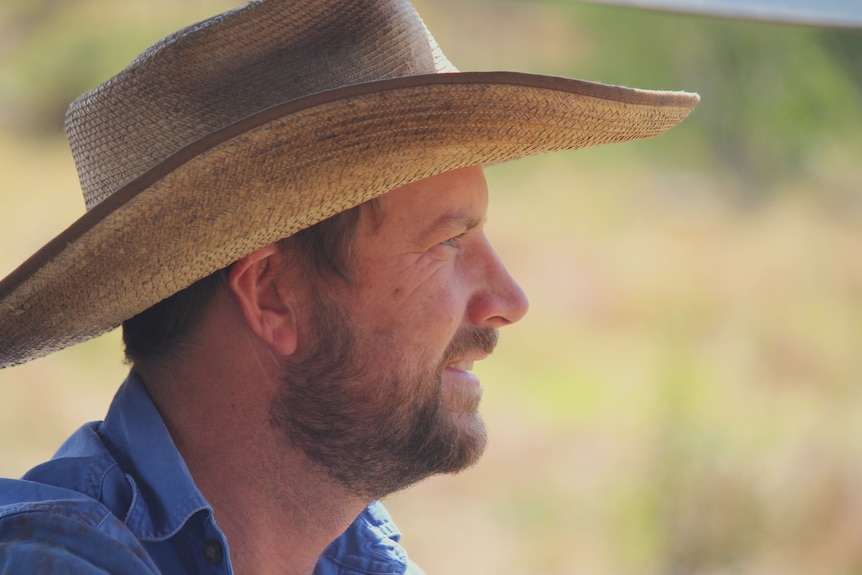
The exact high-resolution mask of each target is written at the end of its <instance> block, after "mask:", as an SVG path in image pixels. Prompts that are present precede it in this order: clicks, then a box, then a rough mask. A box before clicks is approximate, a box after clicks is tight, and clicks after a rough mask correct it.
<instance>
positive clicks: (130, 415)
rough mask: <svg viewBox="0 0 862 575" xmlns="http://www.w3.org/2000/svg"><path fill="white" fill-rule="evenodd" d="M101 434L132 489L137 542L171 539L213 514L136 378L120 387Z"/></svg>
mask: <svg viewBox="0 0 862 575" xmlns="http://www.w3.org/2000/svg"><path fill="white" fill-rule="evenodd" d="M99 431H100V435H101V436H102V438H103V440H104V441H105V443H106V445H107V446H108V448H109V449H110V450H111V452H112V454H113V456H114V457H115V458H116V460H117V462H118V463H119V464H120V467H121V468H122V469H124V470H125V471H126V476H127V478H129V481H130V482H132V483H133V490H134V494H133V498H132V503H131V506H130V508H129V512H128V515H127V516H126V518H125V522H126V525H127V526H128V527H129V529H131V530H132V532H133V533H134V534H135V535H136V536H137V537H138V538H139V539H142V540H151V541H152V540H156V541H158V540H163V539H167V538H168V537H171V536H172V535H173V534H174V533H176V532H177V531H179V529H181V528H182V526H183V525H184V524H185V523H186V521H188V519H189V518H190V517H191V516H192V515H194V514H195V513H197V512H199V511H205V512H207V513H210V514H211V513H212V509H211V508H210V506H209V504H208V503H207V502H206V500H205V499H204V497H203V495H202V494H201V492H200V490H199V489H198V488H197V486H196V485H195V483H194V481H193V480H192V476H191V473H190V472H189V469H188V467H187V466H186V464H185V461H183V458H182V456H181V455H180V453H179V451H177V448H176V446H175V445H174V442H173V440H172V439H171V436H170V434H169V433H168V430H167V428H166V427H165V424H164V421H163V420H162V418H161V415H159V412H158V409H156V406H155V404H154V403H153V401H152V399H151V398H150V396H149V394H148V393H147V391H146V389H145V388H144V385H143V383H142V382H141V379H140V377H139V376H138V375H137V374H136V373H135V372H132V373H130V374H129V376H128V378H126V381H124V382H123V385H122V386H120V389H119V391H118V392H117V395H116V396H115V397H114V401H113V402H112V403H111V407H110V409H109V410H108V415H107V416H106V417H105V421H104V422H103V423H102V425H101V427H100V430H99Z"/></svg>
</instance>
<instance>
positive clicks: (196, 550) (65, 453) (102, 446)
mask: <svg viewBox="0 0 862 575" xmlns="http://www.w3.org/2000/svg"><path fill="white" fill-rule="evenodd" d="M400 536H401V535H400V533H399V532H398V529H397V527H396V526H395V524H394V523H393V522H392V520H391V519H390V518H389V515H388V514H387V512H386V510H385V509H384V508H383V506H382V505H381V504H380V503H379V502H374V503H372V504H371V505H370V506H369V507H368V508H366V509H365V510H364V511H363V512H362V513H361V514H360V515H359V516H358V517H357V518H356V520H355V521H354V522H353V523H352V524H351V525H350V527H349V528H348V529H347V530H346V531H345V532H344V534H342V535H341V536H340V537H339V538H338V539H336V540H335V541H333V542H332V544H330V545H329V547H328V548H327V549H326V550H325V552H324V554H323V555H322V556H321V558H320V560H319V561H318V563H317V567H316V568H315V571H314V574H315V575H370V574H374V575H389V574H392V575H395V574H406V575H422V570H421V569H419V568H418V567H417V566H415V565H414V564H413V563H412V562H410V561H409V560H408V559H407V555H406V553H405V552H404V550H403V549H402V548H401V546H400V545H399V544H398V541H399V539H400ZM0 573H2V574H4V575H8V574H19V573H20V574H25V573H26V574H28V575H29V574H32V573H52V574H61V573H62V574H66V573H68V574H72V573H74V574H76V575H77V574H95V573H100V574H104V573H123V574H124V575H138V574H148V575H151V574H155V573H164V574H171V575H173V574H180V573H201V574H204V573H206V574H229V573H233V570H232V568H231V564H230V549H229V547H228V545H227V540H226V539H225V536H224V534H223V533H222V532H221V530H220V529H219V528H218V526H217V525H216V522H215V520H214V518H213V512H212V508H211V507H210V506H209V504H208V503H207V502H206V500H205V499H204V497H203V495H202V494H201V492H200V491H199V490H198V488H197V487H196V486H195V484H194V482H193V481H192V477H191V474H190V473H189V470H188V468H187V467H186V465H185V463H184V462H183V459H182V457H181V456H180V454H179V452H178V451H177V450H176V447H175V446H174V444H173V441H172V440H171V438H170V435H169V434H168V431H167V429H166V428H165V425H164V423H163V421H162V419H161V417H160V415H159V413H158V411H157V409H156V407H155V405H154V404H153V402H152V400H151V399H150V397H149V395H148V394H147V392H146V390H145V389H144V387H143V385H142V384H141V381H140V379H139V378H138V377H137V376H136V375H135V374H134V373H132V374H131V375H130V376H129V377H128V379H126V381H125V382H124V383H123V385H122V386H121V387H120V389H119V391H118V392H117V395H116V397H115V398H114V401H113V403H112V404H111V408H110V410H109V411H108V415H107V417H106V418H105V421H104V422H96V423H90V424H87V425H85V426H83V427H82V428H81V429H79V430H78V431H77V432H75V434H73V435H72V436H71V437H70V438H69V439H68V440H67V441H66V442H65V443H64V444H63V446H62V447H61V448H60V450H59V451H58V452H57V454H56V455H55V456H54V458H53V459H52V460H51V461H48V462H47V463H44V464H42V465H40V466H38V467H36V468H34V469H32V470H31V471H30V472H28V473H27V474H26V475H25V476H24V477H23V478H22V479H20V480H12V479H0Z"/></svg>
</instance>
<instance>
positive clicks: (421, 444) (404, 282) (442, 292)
mask: <svg viewBox="0 0 862 575" xmlns="http://www.w3.org/2000/svg"><path fill="white" fill-rule="evenodd" d="M487 205H488V191H487V185H486V183H485V178H484V174H483V172H482V169H481V168H480V167H470V168H464V169H461V170H457V171H453V172H446V173H443V174H440V175H438V176H434V177H431V178H428V179H425V180H420V181H418V182H415V183H413V184H410V185H407V186H404V187H402V188H398V189H396V190H394V191H392V192H390V193H388V194H385V195H384V196H382V197H381V198H380V199H379V203H378V205H377V208H376V209H374V210H372V209H370V208H368V209H364V208H365V207H366V206H363V210H362V212H361V216H360V221H359V224H358V229H357V230H356V241H355V249H354V253H353V258H352V261H351V265H352V266H353V272H352V274H351V283H350V285H349V286H343V287H342V286H333V285H331V284H329V285H315V286H313V288H312V290H311V292H312V296H311V298H310V299H311V300H312V301H310V302H309V305H308V308H309V310H310V311H309V313H308V314H307V320H306V325H305V326H304V329H305V330H306V332H305V333H306V337H305V339H304V340H301V341H304V342H305V345H303V344H300V348H299V349H298V350H297V354H296V358H295V361H294V360H293V359H292V360H291V361H290V362H289V364H287V365H286V366H285V376H284V382H283V385H282V388H281V390H280V393H279V396H278V398H277V399H276V401H275V402H273V405H272V410H271V412H272V419H273V422H274V423H275V424H276V425H278V426H280V427H281V428H282V429H283V431H284V433H285V434H286V437H287V439H288V440H289V441H290V442H291V443H292V444H293V445H294V446H296V447H300V448H301V449H302V450H303V451H304V452H305V453H306V455H307V456H308V457H309V458H310V459H311V460H313V461H315V462H317V463H318V464H320V465H322V466H323V467H324V468H325V469H326V470H327V472H328V473H329V474H330V475H331V476H332V477H334V478H336V479H338V480H339V481H340V482H341V483H342V484H343V485H345V486H346V487H347V488H349V489H350V490H351V491H353V492H355V493H357V494H361V495H364V496H369V497H373V498H379V497H382V496H384V495H386V494H388V493H391V492H393V491H396V490H399V489H402V488H404V487H407V486H408V485H410V484H412V483H415V482H417V481H419V480H421V479H423V478H425V477H428V476H429V475H432V474H436V473H451V472H456V471H460V470H462V469H464V468H466V467H468V466H470V465H472V464H473V463H475V462H476V461H477V460H478V459H479V457H480V456H481V454H482V452H483V451H484V447H485V442H486V440H485V427H484V424H483V422H482V420H481V418H480V416H479V414H478V406H479V400H480V398H481V395H482V388H481V386H480V383H479V380H478V378H477V377H476V376H475V375H474V374H473V373H472V369H473V363H474V362H475V361H478V360H481V359H484V358H485V357H487V356H488V355H489V354H490V353H491V351H492V350H493V348H494V346H495V345H496V341H497V330H498V329H499V328H500V327H502V326H504V325H508V324H510V323H513V322H515V321H518V320H519V319H520V318H521V317H523V315H524V314H525V313H526V311H527V300H526V297H525V296H524V294H523V292H522V291H521V289H520V287H518V285H517V284H516V283H515V282H514V280H513V279H512V278H511V277H510V276H509V274H508V273H507V272H506V270H505V268H504V267H503V266H502V264H501V262H500V260H499V259H498V257H497V255H496V253H495V252H494V250H493V248H492V247H491V245H490V244H489V242H488V240H487V238H486V237H485V234H484V231H483V225H484V222H485V218H486V211H487ZM320 283H321V284H323V282H322V281H321V282H320Z"/></svg>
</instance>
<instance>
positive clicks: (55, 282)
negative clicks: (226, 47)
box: [0, 72, 699, 367]
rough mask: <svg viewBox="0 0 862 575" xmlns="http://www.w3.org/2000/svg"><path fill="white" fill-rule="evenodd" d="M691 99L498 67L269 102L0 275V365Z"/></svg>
mask: <svg viewBox="0 0 862 575" xmlns="http://www.w3.org/2000/svg"><path fill="white" fill-rule="evenodd" d="M698 100H699V98H698V96H697V95H696V94H691V93H686V92H657V91H648V90H636V89H631V88H623V87H618V86H608V85H604V84H596V83H591V82H584V81H580V80H571V79H566V78H555V77H548V76H536V75H531V74H520V73H513V72H466V73H452V74H429V75H422V76H410V77H404V78H396V79H389V80H381V81H377V82H370V83H367V84H359V85H353V86H348V87H344V88H339V89H335V90H330V91H327V92H321V93H318V94H314V95H311V96H308V97H304V98H300V99H297V100H293V101H289V102H285V103H283V104H280V105H277V106H274V107H272V108H269V109H266V110H264V111H262V112H260V113H257V114H255V115H253V116H249V117H247V118H245V119H243V120H241V121H239V122H237V123H235V124H232V125H230V126H228V127H226V128H224V129H222V130H219V131H217V132H214V133H212V134H210V135H208V136H206V137H204V138H201V139H200V140H198V141H196V142H194V143H193V144H191V145H189V146H187V147H186V148H184V149H182V150H181V151H180V152H178V153H177V154H175V155H174V156H172V157H170V158H168V159H167V160H165V161H164V162H162V163H160V164H159V165H158V166H156V167H155V168H153V169H152V170H150V171H149V172H147V173H145V174H144V175H142V176H141V177H139V178H137V179H136V180H134V181H132V182H130V183H129V184H127V185H126V186H124V187H123V188H122V189H120V190H118V191H117V192H115V193H114V194H112V195H110V196H109V197H108V198H106V199H105V200H104V201H103V202H102V203H100V204H98V205H96V206H94V207H93V208H92V209H90V210H89V211H88V212H87V213H86V214H84V215H83V216H82V217H81V218H80V219H79V220H77V221H76V222H75V223H74V224H72V225H71V226H70V227H69V228H68V229H66V230H65V231H64V232H63V233H61V234H60V235H59V236H57V237H56V238H55V239H54V240H52V241H51V242H50V243H48V244H47V245H46V246H44V247H43V248H42V249H41V250H39V251H38V252H37V253H36V254H34V255H33V256H32V257H31V258H30V259H28V260H27V261H26V262H24V263H23V264H22V265H21V266H20V267H19V268H18V269H16V270H15V271H14V272H12V273H11V274H10V275H9V276H8V277H6V278H5V279H4V280H3V281H2V282H0V326H2V328H0V367H5V366H9V365H14V364H19V363H24V362H26V361H29V360H31V359H34V358H36V357H39V356H42V355H45V354H48V353H50V352H52V351H56V350H58V349H62V348H64V347H67V346H69V345H72V344H75V343H78V342H81V341H85V340H87V339H90V338H92V337H95V336H97V335H99V334H101V333H104V332H106V331H109V330H110V329H112V328H114V327H116V326H117V325H119V324H120V323H121V322H122V321H124V320H125V319H128V318H130V317H132V316H134V315H136V314H138V313H140V312H141V311H143V310H145V309H147V308H148V307H150V306H152V305H154V304H155V303H158V302H159V301H161V300H162V299H164V298H166V297H168V296H170V295H172V294H174V293H176V292H177V291H180V290H182V289H184V288H185V287H188V286H189V285H191V284H192V283H194V282H195V281H197V280H199V279H201V278H203V277H205V276H207V275H209V274H210V273H212V272H214V271H216V270H218V269H221V268H223V267H225V266H227V265H229V264H230V263H232V262H234V261H236V260H238V259H240V258H242V257H243V256H245V255H247V254H249V253H251V252H252V251H254V250H256V249H259V248H261V247H263V246H265V245H268V244H270V243H272V242H274V241H277V240H279V239H281V238H283V237H287V236H289V235H291V234H294V233H296V232H297V231H299V230H301V229H303V228H306V227H309V226H311V225H313V224H315V223H317V222H320V221H322V220H324V219H326V218H328V217H330V216H332V215H334V214H336V213H338V212H341V211H343V210H346V209H349V208H351V207H353V206H355V205H358V204H360V203H362V202H365V201H367V200H370V199H372V198H374V197H377V196H380V195H382V194H384V193H386V192H388V191H390V190H392V189H395V188H397V187H399V186H402V185H404V184H407V183H410V182H412V181H416V180H419V179H422V178H425V177H429V176H432V175H435V174H438V173H441V172H445V171H448V170H453V169H456V168H460V167H465V166H470V165H483V164H490V163H497V162H503V161H507V160H511V159H515V158H520V157H524V156H530V155H535V154H540V153H545V152H550V151H554V150H564V149H577V148H583V147H587V146H594V145H599V144H607V143H614V142H625V141H631V140H638V139H643V138H648V137H652V136H656V135H658V134H660V133H662V132H664V131H665V130H667V129H669V128H670V127H672V126H674V125H676V124H677V123H679V122H680V121H682V120H683V119H684V118H685V117H686V116H687V115H688V114H689V113H690V111H691V110H692V108H694V106H695V105H696V104H697V102H698Z"/></svg>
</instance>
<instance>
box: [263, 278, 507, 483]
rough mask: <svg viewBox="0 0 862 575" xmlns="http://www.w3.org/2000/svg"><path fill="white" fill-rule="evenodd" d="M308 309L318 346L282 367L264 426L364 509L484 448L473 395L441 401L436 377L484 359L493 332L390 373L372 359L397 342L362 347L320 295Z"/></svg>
mask: <svg viewBox="0 0 862 575" xmlns="http://www.w3.org/2000/svg"><path fill="white" fill-rule="evenodd" d="M313 305H314V307H313V321H314V326H315V329H316V332H317V333H316V337H315V338H314V341H313V342H312V345H311V346H310V348H309V351H308V353H306V354H304V357H303V359H301V360H300V361H293V362H291V363H289V364H286V365H285V366H284V369H283V376H282V381H281V385H280V388H279V390H278V392H277V395H276V397H275V399H274V400H273V402H272V404H271V406H270V420H271V423H272V424H273V425H275V426H276V427H278V428H279V429H280V430H281V431H282V433H283V435H284V437H285V438H286V439H287V440H288V442H289V443H290V444H291V445H292V446H293V447H295V448H297V449H299V450H301V451H302V452H303V453H304V454H305V455H306V457H308V459H309V460H311V461H312V462H314V463H316V464H318V465H320V466H321V467H322V468H323V469H324V470H325V471H326V473H327V474H328V475H329V476H330V477H332V478H333V479H335V480H337V481H338V482H339V483H341V485H343V486H344V487H345V488H347V489H348V490H349V491H350V492H352V493H354V494H356V495H359V496H363V497H366V498H371V499H380V498H382V497H384V496H386V495H388V494H390V493H393V492H395V491H398V490H401V489H404V488H405V487H408V486H410V485H412V484H414V483H417V482H419V481H421V480H423V479H425V478H427V477H429V476H431V475H435V474H440V473H456V472H458V471H461V470H463V469H465V468H467V467H469V466H471V465H473V464H474V463H476V462H477V461H478V460H479V458H480V457H481V455H482V453H483V452H484V450H485V445H486V443H487V438H486V432H485V425H484V423H483V422H482V420H481V418H480V417H479V414H478V412H477V409H478V404H479V394H478V393H477V392H476V390H472V389H462V388H460V386H452V387H451V388H450V389H448V390H447V391H448V392H449V393H447V394H445V396H444V389H443V388H444V383H443V374H444V371H445V368H446V365H447V364H448V363H450V362H451V361H452V360H454V359H458V358H461V357H463V356H464V354H465V353H467V352H470V351H480V352H482V353H483V354H490V353H491V351H492V350H493V349H494V347H495V346H496V343H497V332H496V330H493V329H490V328H469V329H462V330H461V331H459V332H457V333H456V335H455V337H454V338H453V339H452V341H451V343H450V344H449V346H448V347H447V349H446V350H445V352H444V353H443V355H442V357H441V358H440V359H439V361H437V362H431V363H430V364H429V365H425V366H422V365H411V366H400V367H396V368H392V369H390V366H391V365H392V363H393V362H391V361H379V360H378V361H376V362H375V358H379V357H380V354H381V349H386V347H387V346H389V347H391V346H393V345H394V344H397V341H392V339H391V338H386V337H382V336H381V337H380V341H377V342H374V341H368V338H364V339H360V338H359V337H358V334H357V333H356V332H355V328H353V327H352V326H353V324H352V322H351V318H350V314H349V313H348V311H347V310H346V309H344V308H343V306H340V305H339V304H338V303H337V302H335V301H334V300H333V299H329V298H324V297H322V296H319V295H318V296H315V301H314V304H313ZM375 352H376V353H375ZM394 357H395V359H398V358H399V357H401V356H399V355H398V354H397V353H396V354H394Z"/></svg>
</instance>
